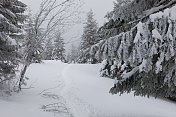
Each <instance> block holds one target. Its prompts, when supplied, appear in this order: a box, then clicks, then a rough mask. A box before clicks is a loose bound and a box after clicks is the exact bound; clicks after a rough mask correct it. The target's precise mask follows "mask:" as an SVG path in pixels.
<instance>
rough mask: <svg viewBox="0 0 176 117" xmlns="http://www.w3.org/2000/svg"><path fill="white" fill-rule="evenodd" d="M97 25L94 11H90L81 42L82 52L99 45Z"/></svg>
mask: <svg viewBox="0 0 176 117" xmlns="http://www.w3.org/2000/svg"><path fill="white" fill-rule="evenodd" d="M97 29H98V26H97V23H96V20H95V19H94V14H93V11H92V10H90V11H89V12H88V13H87V21H86V23H85V26H84V31H83V35H82V40H81V50H85V49H88V48H90V47H91V46H92V45H94V44H95V43H97V41H98V40H97Z"/></svg>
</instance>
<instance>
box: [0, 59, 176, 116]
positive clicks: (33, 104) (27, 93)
mask: <svg viewBox="0 0 176 117" xmlns="http://www.w3.org/2000/svg"><path fill="white" fill-rule="evenodd" d="M98 70H99V66H98V65H76V64H64V63H61V62H60V61H45V63H43V64H33V65H31V66H30V68H29V69H28V71H27V76H28V77H29V78H30V80H29V81H28V86H27V87H30V86H31V87H32V88H31V89H24V90H23V91H22V92H21V93H19V94H16V95H13V96H11V97H8V98H2V97H1V98H0V117H176V104H174V103H171V102H168V101H164V100H160V99H154V98H149V99H148V98H142V97H134V96H133V94H124V95H122V96H119V95H111V94H109V93H108V92H109V89H110V88H111V87H112V86H113V83H114V81H113V80H111V79H107V78H101V77H99V74H98V73H99V72H98Z"/></svg>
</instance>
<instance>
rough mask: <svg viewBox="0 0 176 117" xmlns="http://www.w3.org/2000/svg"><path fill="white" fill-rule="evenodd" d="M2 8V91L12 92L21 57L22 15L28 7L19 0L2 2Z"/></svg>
mask: <svg viewBox="0 0 176 117" xmlns="http://www.w3.org/2000/svg"><path fill="white" fill-rule="evenodd" d="M0 7H1V9H0V30H1V31H0V89H3V88H5V90H7V88H8V91H11V90H12V89H11V85H12V82H11V81H12V80H13V79H15V76H16V75H15V74H16V71H17V67H18V65H19V62H20V57H21V56H20V54H19V46H20V42H21V39H22V38H23V36H22V28H23V27H22V25H21V24H22V23H23V21H24V19H25V16H24V15H23V14H22V13H23V12H24V11H25V8H26V5H25V4H23V3H22V2H20V1H18V0H1V1H0ZM6 84H8V87H6V86H7V85H6ZM9 84H10V85H9ZM9 86H10V87H9Z"/></svg>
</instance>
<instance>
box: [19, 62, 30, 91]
mask: <svg viewBox="0 0 176 117" xmlns="http://www.w3.org/2000/svg"><path fill="white" fill-rule="evenodd" d="M27 67H28V65H27V64H25V65H24V68H23V69H22V71H21V74H20V81H19V86H18V92H19V91H21V85H22V82H23V79H24V76H25V73H26V70H27Z"/></svg>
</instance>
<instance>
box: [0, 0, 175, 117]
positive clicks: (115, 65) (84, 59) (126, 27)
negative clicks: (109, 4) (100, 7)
mask: <svg viewBox="0 0 176 117" xmlns="http://www.w3.org/2000/svg"><path fill="white" fill-rule="evenodd" d="M33 2H34V1H33ZM83 2H84V1H83V0H61V1H57V0H43V1H42V2H41V3H40V7H39V8H38V12H37V13H33V9H31V8H30V6H28V5H27V4H26V3H25V1H24V0H0V105H1V101H2V102H3V103H2V106H0V113H1V112H3V117H10V116H11V117H24V116H18V115H19V114H18V112H16V115H14V116H13V115H6V114H7V111H9V110H8V108H9V107H8V106H7V105H11V103H10V102H8V101H6V100H5V101H4V98H8V99H9V100H13V99H14V100H17V99H18V101H19V99H23V97H24V99H23V100H25V99H28V98H25V96H29V97H30V98H31V100H30V101H31V107H30V109H31V108H33V105H32V104H35V102H37V99H38V100H40V98H41V100H42V101H38V102H40V103H43V102H45V103H46V102H48V103H49V104H46V105H44V104H38V103H37V104H38V105H42V106H41V107H40V109H42V110H43V111H45V112H54V114H56V113H59V115H61V117H83V116H85V117H90V116H91V117H100V116H101V117H114V116H115V117H127V116H128V117H129V113H133V112H132V110H133V107H131V106H130V107H129V110H130V111H128V109H127V113H126V114H124V113H125V112H123V111H124V110H125V108H124V110H123V111H120V112H118V111H115V110H113V109H112V108H118V107H116V106H118V104H121V105H123V103H124V104H125V106H129V105H128V104H129V103H130V102H129V103H127V102H128V101H127V100H128V99H129V100H131V101H132V102H133V101H134V100H133V98H134V97H138V98H139V100H142V101H141V102H145V101H146V100H147V99H148V98H149V99H151V100H150V101H151V102H149V103H148V105H146V108H147V109H149V108H150V106H151V105H152V104H154V103H156V102H157V101H158V100H160V102H159V104H161V105H164V103H163V102H164V101H166V102H167V106H166V107H168V108H171V107H172V109H175V108H176V106H175V101H176V13H175V10H176V1H175V0H114V1H113V8H112V11H108V12H106V13H105V15H104V18H105V22H104V23H103V25H99V22H98V21H97V20H96V18H95V13H94V9H91V8H90V10H89V11H88V12H86V13H85V12H82V7H83V6H84V3H83ZM82 13H83V14H84V15H86V16H85V19H84V20H82V19H81V17H82V16H80V14H81V15H82ZM80 23H81V25H83V28H82V29H81V30H82V33H81V34H80V35H79V37H80V38H79V37H73V38H76V40H72V38H70V39H69V40H65V38H64V35H65V34H66V33H67V32H68V30H69V29H70V28H71V26H75V25H77V24H80ZM75 32H76V31H75ZM77 32H79V31H77ZM73 33H74V32H73ZM68 44H69V45H70V46H69V47H67V45H68ZM95 71H96V72H95ZM97 74H98V75H97ZM56 82H57V85H56V87H53V86H55V83H56ZM38 83H39V84H38ZM40 83H41V84H40ZM106 83H107V84H106ZM36 84H38V85H36ZM33 85H34V87H33ZM83 85H84V86H83ZM97 85H101V86H97ZM37 87H38V89H37ZM93 88H95V89H93ZM105 88H106V89H105ZM100 89H102V90H100ZM99 93H100V94H101V95H98V94H99ZM34 94H38V95H39V97H38V98H34V97H35V96H36V95H34ZM88 94H89V95H88ZM114 95H115V96H116V98H113V96H114ZM15 96H17V97H18V96H19V97H20V98H17V97H15ZM96 96H98V97H99V98H102V100H101V101H103V102H105V101H108V100H109V104H110V105H113V106H112V108H110V107H111V106H110V105H109V108H108V106H107V107H104V108H103V107H102V106H100V104H101V103H102V102H99V101H100V100H98V99H97V100H96ZM123 96H124V99H122V102H123V103H120V101H119V100H121V97H123ZM125 96H127V97H125ZM128 96H131V97H128ZM43 98H44V99H43ZM92 98H94V99H92ZM138 98H136V99H135V101H134V103H135V104H134V106H135V105H136V106H137V107H140V106H139V105H137V102H138V101H139V100H138ZM45 99H48V100H47V101H46V100H45ZM83 99H84V100H83ZM86 99H87V100H86ZM111 99H112V100H111ZM125 99H126V100H125ZM14 100H13V101H14ZM51 100H53V101H54V102H55V101H56V102H55V103H52V102H53V101H51ZM110 100H111V101H110ZM155 100H156V101H155ZM162 100H163V101H162ZM30 101H29V102H30ZM96 101H97V102H96ZM116 101H119V102H116ZM19 102H20V104H24V103H23V102H21V100H20V101H19ZM6 103H7V104H6ZM26 103H27V101H25V104H26ZM84 103H85V104H84ZM87 103H88V104H87ZM170 103H172V104H173V105H174V106H173V105H172V104H170ZM96 104H97V105H98V106H97V105H96ZM150 104H151V105H150ZM169 104H170V105H169ZM12 105H13V104H12ZM38 105H37V106H38ZM107 105H108V104H107ZM171 105H172V106H171ZM157 106H158V107H159V105H156V108H158V107H157ZM6 107H7V108H6ZM14 107H15V106H14ZM17 107H19V105H18V106H17ZM160 107H162V106H160ZM4 108H5V111H2V110H3V109H4ZM26 108H27V107H26ZM97 108H98V109H100V110H98V109H97ZM30 109H29V110H30ZM81 109H82V110H81ZM104 109H105V110H106V112H109V113H111V111H112V113H111V114H109V115H108V113H106V112H104V113H101V112H103V110H104ZM108 109H112V110H111V111H109V110H108ZM118 109H119V110H120V109H121V108H118ZM134 109H136V110H137V109H139V108H134ZM160 109H161V110H160V111H162V110H165V108H164V107H162V108H160ZM172 109H170V111H171V112H170V114H167V113H165V115H164V116H161V115H159V114H162V113H158V115H157V114H155V115H154V116H153V117H155V116H157V117H167V116H168V117H175V116H176V113H174V111H172ZM12 110H13V109H12ZM19 110H20V108H19ZM27 110H28V109H27ZM85 110H86V111H85ZM136 110H134V113H133V114H134V115H131V116H130V117H143V116H149V117H152V115H149V114H151V113H150V112H148V111H147V112H146V113H147V114H146V113H145V111H144V110H142V111H141V113H136V112H138V111H136ZM168 110H169V109H168ZM31 111H32V110H31ZM165 111H166V110H165ZM117 112H118V113H117ZM163 112H164V111H163ZM14 113H15V112H14ZM37 113H38V114H37ZM144 113H145V114H144ZM168 113H169V112H168ZM42 114H43V113H42V112H38V111H36V115H41V116H42ZM135 114H136V115H135ZM143 114H144V115H143ZM36 115H34V116H36ZM0 116H1V114H0ZM29 116H32V115H30V114H29ZM54 116H55V115H54ZM56 116H58V115H56ZM27 117H28V116H27ZM43 117H51V115H47V114H46V115H45V114H44V115H43Z"/></svg>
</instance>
